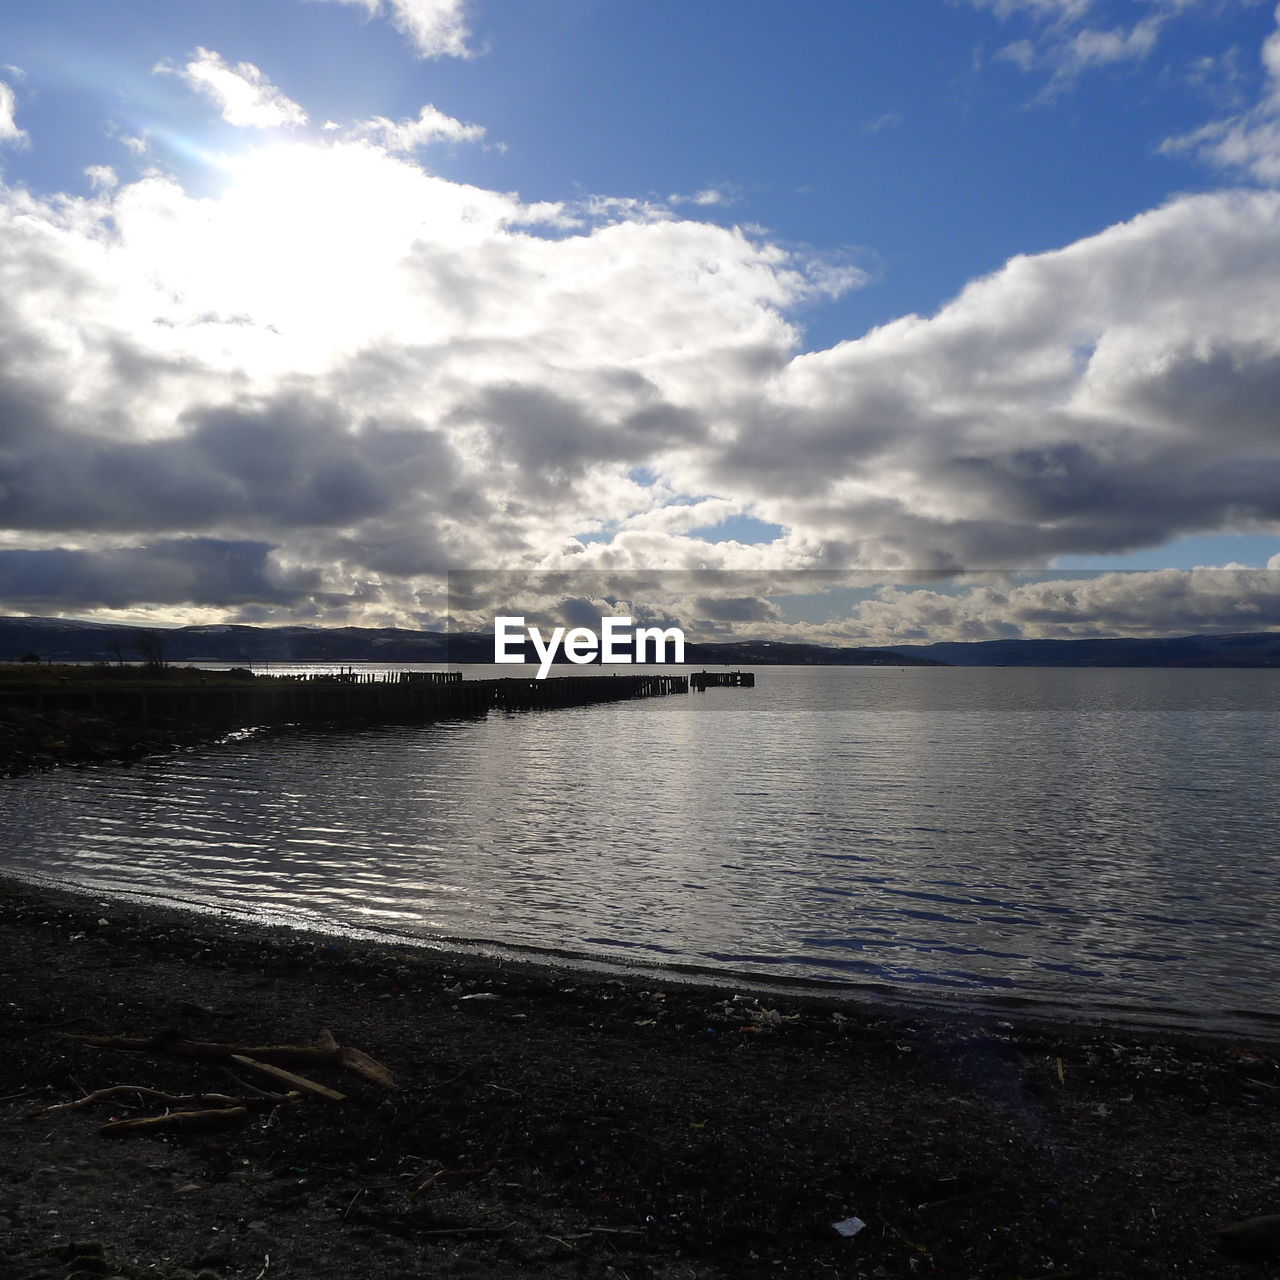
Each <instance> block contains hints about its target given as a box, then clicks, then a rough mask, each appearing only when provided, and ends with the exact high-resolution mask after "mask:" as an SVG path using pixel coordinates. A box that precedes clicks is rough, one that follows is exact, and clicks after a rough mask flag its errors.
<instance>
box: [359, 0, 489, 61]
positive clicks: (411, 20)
mask: <svg viewBox="0 0 1280 1280" xmlns="http://www.w3.org/2000/svg"><path fill="white" fill-rule="evenodd" d="M337 3H339V4H354V5H358V6H359V7H360V8H362V9H364V10H365V11H366V12H367V13H368V14H369V16H370V17H376V16H378V15H380V14H382V13H384V12H386V13H388V14H389V16H390V18H391V24H392V26H394V27H395V29H396V30H397V31H399V32H400V33H401V34H402V35H404V36H406V37H408V39H409V41H410V43H411V44H412V45H413V46H414V48H415V49H416V50H417V51H418V54H419V56H420V57H423V58H469V57H470V56H471V50H470V49H469V48H468V47H467V37H468V36H469V35H470V31H469V30H468V29H467V19H466V10H467V0H337Z"/></svg>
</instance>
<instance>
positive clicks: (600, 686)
mask: <svg viewBox="0 0 1280 1280" xmlns="http://www.w3.org/2000/svg"><path fill="white" fill-rule="evenodd" d="M345 674H346V673H340V674H339V675H338V676H336V677H335V676H330V677H323V676H314V677H309V678H290V677H259V678H258V679H255V680H245V681H242V682H235V683H233V682H230V681H219V680H218V679H217V676H216V674H215V673H212V672H211V673H210V675H209V682H208V683H207V684H174V685H166V684H164V682H163V681H154V682H143V681H137V682H132V681H131V682H129V683H127V684H122V683H119V682H115V681H112V682H106V681H104V682H103V683H101V684H96V683H95V684H92V685H74V684H68V685H65V686H56V685H43V686H28V687H26V688H16V689H4V690H3V691H0V718H4V717H5V715H6V713H7V712H10V711H15V712H19V713H21V712H24V711H25V712H34V713H36V714H39V715H44V714H48V713H50V712H70V713H72V714H76V713H79V714H83V715H92V716H106V717H121V718H132V719H139V720H168V721H182V722H189V723H200V724H214V725H223V726H226V727H227V728H249V727H253V726H257V725H267V724H300V723H310V724H320V723H338V722H343V721H346V722H357V723H365V724H376V723H402V724H416V723H422V722H424V721H430V720H446V719H452V718H455V717H460V716H481V715H485V714H487V713H488V712H489V711H491V710H493V709H495V708H497V709H501V710H504V711H522V710H532V709H534V708H537V707H571V706H587V705H590V704H592V703H599V702H620V701H624V700H626V699H630V698H652V697H661V696H663V695H666V694H673V693H686V692H688V689H689V680H688V677H687V676H666V675H613V676H558V677H552V678H551V679H549V680H533V679H527V678H517V679H506V680H463V679H462V676H461V673H460V672H440V673H427V672H393V673H390V675H391V677H392V678H389V679H369V678H367V677H368V674H369V673H364V672H359V673H352V674H353V676H354V677H355V678H353V679H344V678H342V677H343V675H345ZM436 674H439V675H440V676H442V677H443V678H442V679H440V680H439V681H436V680H421V679H417V678H416V677H418V676H419V675H436ZM402 675H404V676H410V677H412V678H410V679H404V680H402V679H399V678H398V677H400V676H402Z"/></svg>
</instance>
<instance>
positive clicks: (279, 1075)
mask: <svg viewBox="0 0 1280 1280" xmlns="http://www.w3.org/2000/svg"><path fill="white" fill-rule="evenodd" d="M231 1061H232V1062H234V1063H236V1064H237V1065H238V1066H241V1067H251V1068H252V1069H253V1070H254V1071H261V1072H262V1074H263V1075H267V1076H270V1077H271V1078H272V1079H273V1080H278V1081H279V1082H280V1083H281V1084H287V1085H289V1086H290V1088H293V1089H300V1090H301V1091H302V1092H303V1093H309V1094H311V1095H312V1096H313V1097H316V1098H323V1099H324V1100H325V1101H326V1102H345V1101H346V1100H347V1095H346V1094H345V1093H339V1092H338V1091H337V1090H336V1089H330V1088H329V1086H328V1085H324V1084H317V1083H316V1082H315V1081H314V1080H308V1079H307V1077H306V1076H299V1075H295V1074H294V1073H293V1072H292V1071H286V1070H285V1069H284V1068H283V1067H276V1066H272V1064H271V1063H269V1062H257V1061H255V1060H254V1059H253V1058H250V1057H248V1056H247V1055H245V1054H243V1053H233V1054H232V1055H231Z"/></svg>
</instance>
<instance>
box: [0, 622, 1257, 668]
mask: <svg viewBox="0 0 1280 1280" xmlns="http://www.w3.org/2000/svg"><path fill="white" fill-rule="evenodd" d="M136 630H138V628H130V627H122V626H118V625H115V624H111V623H101V622H72V621H67V620H66V619H62V618H0V661H5V660H8V661H13V660H15V659H18V658H21V657H23V656H24V655H26V654H30V653H36V654H39V655H40V657H41V658H42V659H47V660H52V661H55V662H58V661H61V662H114V661H116V660H117V659H118V658H119V657H120V656H121V655H123V657H124V658H125V659H126V660H130V659H137V658H138V657H139V654H138V653H137V651H136V650H135V649H134V648H133V646H132V645H131V643H130V639H129V637H130V635H131V633H132V632H133V631H136ZM156 630H157V631H159V633H160V634H161V635H162V636H163V642H164V656H165V657H166V658H167V659H168V660H169V661H170V662H200V661H205V662H244V663H264V662H457V663H476V662H479V663H488V662H492V661H493V640H492V638H491V637H490V636H487V635H477V634H466V633H464V634H453V635H447V634H445V633H444V632H442V631H405V630H400V629H397V628H394V627H380V628H375V627H250V626H237V625H226V626H203V627H173V628H156ZM529 658H530V659H531V660H532V659H533V654H532V652H530V653H529ZM685 659H686V661H687V663H688V664H689V665H691V666H700V665H707V666H711V665H727V666H779V665H789V666H939V665H943V666H958V667H997V666H1006V667H1280V632H1275V631H1270V632H1255V633H1252V634H1249V635H1227V636H1180V637H1178V638H1176V639H1170V640H985V641H974V642H971V643H959V642H954V643H953V642H948V643H942V644H922V645H894V646H892V647H886V648H879V649H871V648H846V649H833V648H828V647H826V646H823V645H816V644H788V643H783V642H779V641H740V642H735V643H720V644H696V643H692V642H691V643H690V644H688V645H687V646H686V648H685Z"/></svg>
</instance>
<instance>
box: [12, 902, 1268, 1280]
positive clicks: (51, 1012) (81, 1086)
mask: <svg viewBox="0 0 1280 1280" xmlns="http://www.w3.org/2000/svg"><path fill="white" fill-rule="evenodd" d="M104 904H105V905H104ZM0 957H2V959H0V968H2V969H3V974H4V984H3V990H4V992H5V993H6V994H5V995H4V996H0V1039H3V1040H4V1041H5V1042H6V1053H5V1054H4V1055H0V1128H2V1129H3V1131H4V1141H5V1143H6V1150H8V1151H11V1152H12V1153H13V1154H12V1157H11V1159H10V1161H9V1163H8V1167H7V1168H5V1169H4V1170H0V1242H3V1243H2V1244H0V1250H3V1252H0V1259H5V1260H8V1261H9V1262H10V1263H12V1264H13V1265H14V1266H15V1268H16V1269H15V1270H14V1272H13V1274H15V1275H17V1276H24V1277H26V1276H30V1277H32V1278H33V1280H44V1277H46V1276H47V1277H49V1280H54V1278H55V1277H56V1278H57V1280H63V1277H64V1276H66V1275H68V1274H70V1273H72V1272H74V1271H75V1270H76V1268H77V1267H78V1266H80V1263H79V1262H77V1261H76V1259H77V1258H83V1257H89V1256H90V1255H92V1256H93V1257H95V1258H100V1259H102V1262H101V1265H100V1266H99V1265H98V1264H96V1263H95V1264H94V1266H88V1265H86V1266H83V1267H81V1269H82V1270H84V1271H86V1272H92V1271H94V1270H95V1268H96V1270H97V1273H98V1274H103V1275H119V1276H124V1277H128V1278H129V1280H132V1278H133V1277H141V1276H143V1275H146V1276H149V1277H152V1278H153V1280H154V1278H156V1277H164V1280H190V1277H193V1276H200V1277H202V1280H212V1278H214V1277H216V1278H218V1280H240V1278H241V1277H244V1278H245V1280H252V1278H253V1277H256V1276H258V1275H259V1273H260V1272H261V1270H262V1268H263V1266H264V1258H265V1257H267V1256H269V1257H270V1259H271V1261H270V1270H269V1274H270V1275H271V1276H272V1277H276V1276H281V1277H284V1276H299V1277H301V1276H311V1275H318V1274H329V1275H334V1276H338V1277H343V1276H348V1275H359V1274H369V1275H376V1276H379V1277H381V1276H388V1277H396V1276H404V1277H406V1280H407V1277H410V1276H417V1275H421V1274H432V1275H439V1276H444V1277H476V1278H478V1277H482V1276H496V1275H502V1276H513V1277H525V1276H530V1277H532V1276H546V1277H552V1278H553V1280H559V1278H560V1277H564V1278H565V1280H567V1278H568V1277H584V1276H588V1277H596V1276H599V1277H602V1278H603V1277H605V1276H610V1277H614V1278H616V1277H619V1276H627V1277H629V1278H630V1280H640V1277H647V1278H649V1280H704V1278H706V1280H710V1278H712V1277H717V1278H718V1277H726V1278H727V1277H738V1276H755V1275H761V1276H765V1275H769V1276H797V1277H809V1276H813V1277H818V1276H826V1275H831V1274H844V1275H851V1276H872V1275H876V1276H884V1275H888V1276H897V1275H902V1276H908V1275H919V1274H925V1275H934V1276H955V1277H961V1276H965V1277H975V1276H981V1277H986V1276H991V1277H1002V1278H1004V1280H1015V1278H1021V1280H1030V1278H1031V1277H1033V1276H1044V1277H1047V1276H1056V1277H1059V1278H1060V1280H1061V1278H1062V1277H1065V1276H1068V1275H1079V1276H1084V1275H1089V1276H1097V1277H1106V1276H1117V1277H1119V1276H1153V1277H1154V1276H1162V1277H1163V1276H1175V1275H1187V1276H1192V1275H1195V1276H1219V1275H1221V1276H1244V1275H1250V1274H1256V1273H1257V1272H1256V1264H1251V1263H1248V1262H1242V1261H1239V1260H1237V1259H1236V1258H1235V1257H1233V1256H1231V1254H1230V1253H1224V1252H1223V1251H1222V1249H1223V1246H1224V1245H1226V1246H1227V1247H1228V1248H1235V1249H1237V1250H1239V1249H1240V1248H1241V1242H1242V1239H1243V1240H1244V1247H1245V1249H1246V1251H1247V1250H1248V1249H1249V1248H1253V1249H1254V1250H1255V1252H1256V1251H1257V1250H1258V1249H1259V1248H1262V1249H1264V1250H1265V1249H1271V1248H1272V1247H1273V1246H1274V1248H1275V1249H1276V1250H1277V1251H1280V1232H1278V1233H1277V1237H1278V1238H1277V1239H1275V1240H1271V1241H1270V1243H1268V1242H1267V1241H1266V1240H1264V1241H1263V1242H1262V1244H1261V1245H1259V1243H1258V1241H1256V1240H1253V1241H1252V1242H1250V1240H1249V1239H1247V1238H1244V1237H1240V1238H1237V1237H1233V1236H1231V1235H1228V1236H1226V1237H1219V1236H1218V1234H1217V1232H1218V1231H1219V1230H1220V1229H1222V1228H1225V1227H1228V1226H1229V1225H1230V1224H1232V1223H1234V1222H1238V1221H1240V1220H1242V1219H1248V1218H1252V1217H1254V1216H1256V1215H1260V1214H1275V1213H1277V1212H1280V1141H1277V1138H1278V1137H1280V1058H1278V1057H1277V1054H1276V1053H1275V1052H1274V1050H1272V1049H1270V1048H1261V1047H1259V1046H1257V1045H1251V1044H1242V1043H1240V1042H1239V1041H1224V1040H1223V1039H1221V1038H1206V1037H1203V1036H1187V1035H1171V1034H1167V1033H1153V1032H1146V1033H1142V1034H1135V1033H1133V1032H1125V1031H1120V1030H1118V1029H1115V1028H1112V1027H1101V1028H1100V1027H1097V1026H1089V1025H1056V1026H1053V1025H1047V1024H1044V1023H1042V1022H1041V1021H1040V1020H1038V1019H1034V1018H1032V1019H1026V1018H1023V1017H1021V1016H1019V1015H1018V1014H1016V1013H1008V1014H1005V1015H1004V1016H1003V1017H995V1016H993V1015H990V1014H982V1015H976V1016H963V1017H958V1016H948V1015H939V1014H936V1013H934V1012H931V1011H925V1010H914V1009H905V1008H901V1007H893V1006H890V1005H869V1004H867V1003H866V1002H863V1001H859V1002H857V1003H839V1007H835V1006H834V1005H833V1003H832V1002H831V1001H830V1000H829V999H825V998H824V999H820V1000H814V999H812V998H808V997H806V996H804V995H800V994H797V995H792V994H791V993H779V994H777V995H776V996H774V995H773V994H770V995H768V996H764V995H759V996H752V995H750V994H748V993H746V992H744V991H743V989H742V985H741V984H740V983H737V982H736V981H735V980H734V979H732V978H729V979H727V980H726V981H725V982H723V983H720V982H712V983H699V984H697V985H690V984H688V983H683V982H677V981H668V980H664V979H663V978H662V977H661V975H659V974H657V973H653V972H645V973H644V974H642V975H637V976H635V977H631V978H621V977H614V976H608V975H604V974H595V973H588V972H585V971H584V970H582V969H580V968H575V967H572V966H556V965H547V964H545V963H536V964H534V963H527V962H520V961H512V960H507V959H502V958H492V957H490V958H486V957H483V956H465V955H461V954H459V953H457V952H452V953H442V952H438V951H436V950H434V949H427V948H423V947H409V946H400V945H395V944H391V945H388V944H383V943H377V942H368V941H363V940H355V939H348V938H345V937H343V936H341V935H336V936H334V935H323V934H299V933H295V932H294V931H292V930H290V929H288V928H286V927H285V926H261V925H254V924H248V923H246V922H244V921H241V920H239V919H237V918H232V917H229V916H214V915H205V914H203V913H192V912H189V911H185V910H182V909H180V908H176V907H164V906H157V905H153V904H147V905H141V904H139V903H137V902H132V901H128V900H126V899H120V898H112V897H109V896H103V895H98V894H96V893H94V892H93V891H88V892H87V893H81V892H78V891H74V892H73V891H70V890H57V889H46V888H42V887H38V886H35V885H33V884H31V883H29V882H22V881H7V880H6V881H0ZM735 997H736V999H735ZM321 1028H327V1029H329V1030H331V1031H332V1033H333V1035H334V1036H336V1037H337V1040H338V1042H340V1043H342V1044H349V1045H351V1046H354V1047H357V1048H359V1049H360V1050H362V1051H363V1052H365V1053H367V1054H370V1055H372V1056H373V1057H374V1058H375V1059H377V1060H378V1061H379V1062H381V1063H383V1064H385V1065H386V1066H387V1067H388V1068H389V1069H390V1070H392V1071H393V1072H394V1073H395V1075H396V1077H397V1080H398V1085H399V1087H398V1088H397V1089H396V1090H395V1091H394V1092H393V1093H392V1092H387V1091H385V1090H382V1089H380V1088H378V1087H376V1086H374V1085H372V1084H368V1083H367V1082H365V1081H361V1080H353V1077H352V1076H350V1075H349V1074H348V1075H342V1074H341V1073H336V1074H335V1073H334V1072H333V1071H330V1070H328V1069H324V1070H321V1069H317V1070H316V1071H314V1072H313V1073H312V1074H313V1076H314V1078H315V1079H316V1080H317V1081H319V1080H323V1081H324V1083H325V1084H326V1085H327V1086H329V1087H337V1088H340V1089H342V1090H343V1091H345V1092H346V1093H347V1094H348V1097H347V1100H346V1101H345V1102H343V1103H342V1104H340V1105H331V1106H327V1105H326V1104H324V1103H323V1102H317V1101H314V1100H312V1099H307V1100H305V1101H303V1102H298V1103H294V1104H291V1105H288V1106H280V1107H277V1108H275V1109H274V1110H272V1111H271V1112H270V1114H269V1115H265V1116H264V1115H255V1116H254V1117H253V1118H252V1120H251V1121H250V1122H248V1123H246V1124H245V1126H244V1127H241V1128H235V1129H233V1130H230V1131H224V1130H222V1129H210V1130H208V1131H203V1130H193V1131H191V1132H183V1133H175V1134H172V1135H169V1136H157V1137H142V1138H134V1139H131V1140H129V1141H128V1142H122V1141H119V1140H113V1139H111V1138H106V1137H102V1136H99V1134H98V1133H97V1129H98V1126H99V1125H100V1123H101V1122H102V1121H104V1120H107V1119H109V1118H111V1117H118V1116H121V1115H131V1114H132V1115H138V1114H143V1113H144V1111H145V1110H146V1108H145V1107H143V1108H142V1109H141V1110H138V1109H136V1108H135V1107H134V1104H133V1103H132V1102H131V1101H130V1100H129V1099H122V1100H113V1101H111V1102H110V1103H105V1104H104V1105H103V1106H102V1107H101V1108H99V1109H86V1110H76V1111H69V1112H63V1113H60V1114H57V1115H53V1116H47V1117H41V1118H38V1119H36V1118H33V1116H32V1112H33V1110H34V1109H36V1108H37V1107H43V1106H45V1105H49V1104H55V1103H61V1102H66V1101H69V1100H72V1099H75V1098H77V1097H80V1096H81V1095H82V1094H83V1093H85V1092H88V1091H91V1090H95V1089H99V1088H104V1087H109V1086H114V1085H121V1084H127V1085H144V1084H145V1085H147V1086H148V1087H153V1088H159V1089H164V1090H171V1091H174V1092H185V1091H188V1090H191V1089H193V1088H205V1089H209V1088H214V1089H222V1088H226V1087H227V1083H226V1078H225V1075H224V1074H223V1072H222V1069H221V1068H216V1067H213V1066H212V1065H211V1064H208V1063H198V1062H195V1061H192V1060H190V1059H184V1058H182V1057H179V1056H175V1055H174V1054H173V1053H171V1052H166V1051H164V1046H166V1045H170V1044H172V1043H174V1042H175V1041H177V1042H185V1041H186V1040H200V1041H228V1042H232V1041H234V1042H239V1043H245V1044H272V1043H274V1044H280V1043H291V1044H308V1043H311V1041H312V1040H313V1038H314V1037H315V1036H316V1034H317V1032H318V1031H319V1030H320V1029H321ZM67 1032H85V1033H100V1034H108V1035H133V1036H145V1037H152V1036H157V1035H159V1036H161V1037H162V1038H161V1040H160V1041H159V1042H158V1044H159V1046H160V1048H158V1049H157V1051H156V1052H154V1053H147V1054H138V1053H121V1052H119V1051H109V1050H103V1049H95V1048H91V1047H88V1046H86V1045H83V1044H79V1043H76V1042H74V1041H72V1040H68V1039H67V1038H66V1033H67ZM851 1217H857V1218H858V1219H860V1220H861V1221H863V1222H865V1223H866V1226H865V1228H861V1229H859V1230H858V1232H857V1234H856V1235H854V1236H853V1237H849V1238H846V1237H845V1236H842V1235H841V1234H840V1233H839V1232H838V1231H837V1230H836V1229H835V1227H834V1225H833V1224H835V1223H837V1222H844V1221H846V1220H847V1219H849V1218H851ZM73 1247H74V1248H76V1249H81V1250H88V1253H82V1254H75V1253H74V1252H72V1253H68V1252H67V1250H68V1249H72V1248H73ZM59 1251H61V1252H59ZM69 1259H70V1260H69ZM103 1268H110V1269H108V1270H104V1269H103ZM0 1270H2V1268H0ZM6 1274H7V1273H6Z"/></svg>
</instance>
